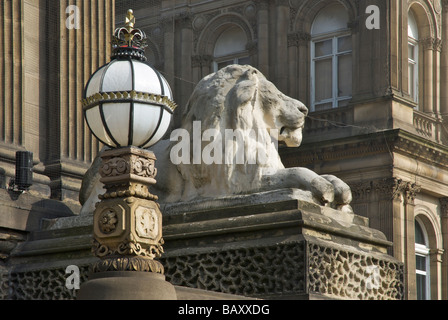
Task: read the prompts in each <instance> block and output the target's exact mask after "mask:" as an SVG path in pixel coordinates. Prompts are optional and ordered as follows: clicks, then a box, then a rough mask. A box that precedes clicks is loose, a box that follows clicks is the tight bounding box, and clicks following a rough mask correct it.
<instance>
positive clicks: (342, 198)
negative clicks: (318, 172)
mask: <svg viewBox="0 0 448 320" xmlns="http://www.w3.org/2000/svg"><path fill="white" fill-rule="evenodd" d="M321 177H322V178H324V179H326V180H327V181H329V182H330V183H331V184H332V185H333V186H334V201H333V204H332V206H333V207H334V208H335V209H338V210H342V211H348V212H353V210H352V207H351V206H350V203H351V202H352V200H353V196H352V190H351V189H350V187H349V186H348V185H347V184H346V183H345V182H344V181H342V180H341V179H339V178H338V177H335V176H333V175H322V176H321Z"/></svg>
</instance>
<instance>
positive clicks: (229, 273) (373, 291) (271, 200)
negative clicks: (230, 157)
mask: <svg viewBox="0 0 448 320" xmlns="http://www.w3.org/2000/svg"><path fill="white" fill-rule="evenodd" d="M162 211H163V212H164V214H165V217H164V222H163V225H164V238H165V240H166V244H165V252H166V254H165V255H164V256H163V258H162V259H161V262H162V263H163V264H164V267H165V275H166V276H167V280H168V281H169V282H171V283H172V284H174V285H177V286H183V287H193V288H199V289H204V290H209V291H216V292H222V293H227V294H236V295H242V296H248V297H254V298H264V299H328V298H329V299H402V298H403V266H402V264H401V263H399V262H398V261H397V260H395V259H394V258H393V257H391V256H389V255H388V254H387V248H388V247H389V246H390V245H391V243H390V242H388V241H387V240H386V237H385V236H384V234H382V233H381V232H379V231H377V230H374V229H371V228H369V226H368V220H367V219H366V218H363V217H360V216H358V215H355V214H348V213H343V212H341V211H336V210H333V209H331V208H327V207H320V206H317V205H314V204H311V203H309V202H305V201H303V200H301V199H300V192H297V190H295V189H284V190H278V191H273V192H266V193H260V194H255V195H250V196H240V197H232V198H227V199H217V200H204V201H196V202H190V203H177V204H175V205H165V206H164V207H163V208H162Z"/></svg>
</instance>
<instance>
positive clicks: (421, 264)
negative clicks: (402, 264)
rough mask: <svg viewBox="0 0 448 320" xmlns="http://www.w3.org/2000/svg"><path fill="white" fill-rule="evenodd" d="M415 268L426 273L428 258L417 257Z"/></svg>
mask: <svg viewBox="0 0 448 320" xmlns="http://www.w3.org/2000/svg"><path fill="white" fill-rule="evenodd" d="M415 268H416V269H417V270H420V271H426V257H424V256H419V255H416V256H415Z"/></svg>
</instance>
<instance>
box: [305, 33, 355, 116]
mask: <svg viewBox="0 0 448 320" xmlns="http://www.w3.org/2000/svg"><path fill="white" fill-rule="evenodd" d="M344 37H350V41H353V37H352V33H351V31H350V30H337V31H334V32H330V33H325V34H319V35H316V36H313V37H312V39H311V77H310V78H311V112H314V111H316V106H317V105H324V104H329V103H331V104H332V105H331V108H328V110H332V109H336V108H339V107H340V106H339V103H340V102H341V101H349V100H351V99H352V97H353V91H352V94H351V95H350V96H342V97H339V93H338V89H339V71H340V70H339V65H338V63H339V57H341V56H345V55H350V56H351V63H352V64H351V65H352V68H351V70H350V71H351V72H353V44H352V47H351V50H346V51H341V52H339V51H338V41H339V39H340V38H344ZM326 40H332V53H331V54H330V55H325V56H320V57H317V58H316V43H319V42H323V41H326ZM330 57H331V59H332V93H331V94H332V97H331V98H330V99H325V100H321V101H319V102H316V100H315V99H316V62H317V61H322V60H325V59H328V58H330ZM351 85H352V86H353V78H352V83H351Z"/></svg>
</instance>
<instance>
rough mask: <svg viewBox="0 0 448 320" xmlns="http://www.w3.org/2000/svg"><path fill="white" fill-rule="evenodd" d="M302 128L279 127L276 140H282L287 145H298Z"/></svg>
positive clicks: (300, 140)
mask: <svg viewBox="0 0 448 320" xmlns="http://www.w3.org/2000/svg"><path fill="white" fill-rule="evenodd" d="M302 129H303V127H299V128H293V129H292V128H289V127H286V126H285V127H281V129H280V131H279V136H278V141H279V142H283V143H284V144H286V145H287V146H288V147H298V146H299V145H300V144H301V142H302Z"/></svg>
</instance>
